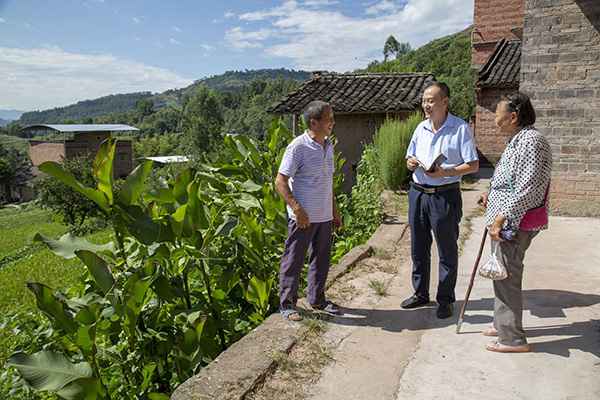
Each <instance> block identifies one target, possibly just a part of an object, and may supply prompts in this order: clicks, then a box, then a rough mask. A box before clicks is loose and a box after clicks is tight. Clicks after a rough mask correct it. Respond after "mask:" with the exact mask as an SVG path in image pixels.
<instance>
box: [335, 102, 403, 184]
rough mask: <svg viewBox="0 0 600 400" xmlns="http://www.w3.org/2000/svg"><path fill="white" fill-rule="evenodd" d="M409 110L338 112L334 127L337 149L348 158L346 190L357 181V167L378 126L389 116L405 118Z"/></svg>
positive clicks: (344, 170) (345, 179)
mask: <svg viewBox="0 0 600 400" xmlns="http://www.w3.org/2000/svg"><path fill="white" fill-rule="evenodd" d="M408 115H410V113H409V112H403V113H394V114H388V115H386V114H385V113H381V114H336V115H335V127H334V129H333V131H334V134H335V137H336V138H337V146H336V151H339V152H340V153H341V154H342V156H343V157H344V158H345V159H346V163H345V165H344V167H343V172H344V190H345V191H347V192H350V191H351V190H352V186H353V185H354V184H355V183H356V167H357V166H358V162H359V161H360V158H361V156H362V151H363V148H364V145H365V144H368V143H371V142H372V141H373V136H374V135H375V132H376V130H377V128H379V126H380V125H381V124H382V123H383V122H384V121H385V119H386V116H387V117H389V118H400V119H405V118H406V117H407V116H408Z"/></svg>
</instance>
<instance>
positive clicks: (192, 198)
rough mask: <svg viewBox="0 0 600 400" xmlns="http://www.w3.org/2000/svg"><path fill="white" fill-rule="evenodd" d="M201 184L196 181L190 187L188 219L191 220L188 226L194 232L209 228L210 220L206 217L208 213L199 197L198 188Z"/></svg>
mask: <svg viewBox="0 0 600 400" xmlns="http://www.w3.org/2000/svg"><path fill="white" fill-rule="evenodd" d="M199 187H200V183H199V182H198V181H197V180H195V181H194V182H192V183H190V185H189V186H188V203H187V209H186V219H189V222H188V223H187V225H189V227H190V229H191V231H192V232H195V231H197V230H198V229H204V228H207V227H208V218H207V217H206V211H205V210H204V205H203V204H202V202H201V201H200V198H199V197H198V188H199Z"/></svg>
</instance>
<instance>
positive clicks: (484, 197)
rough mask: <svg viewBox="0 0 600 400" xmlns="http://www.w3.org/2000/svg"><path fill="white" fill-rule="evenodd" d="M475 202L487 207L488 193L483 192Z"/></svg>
mask: <svg viewBox="0 0 600 400" xmlns="http://www.w3.org/2000/svg"><path fill="white" fill-rule="evenodd" d="M477 204H479V205H480V206H483V208H487V204H488V193H484V194H482V195H481V196H480V197H479V200H477Z"/></svg>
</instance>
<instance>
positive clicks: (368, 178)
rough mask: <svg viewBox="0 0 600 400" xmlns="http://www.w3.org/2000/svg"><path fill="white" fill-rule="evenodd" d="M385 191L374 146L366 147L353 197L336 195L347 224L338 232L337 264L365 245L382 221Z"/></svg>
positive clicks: (334, 252)
mask: <svg viewBox="0 0 600 400" xmlns="http://www.w3.org/2000/svg"><path fill="white" fill-rule="evenodd" d="M382 189H383V186H382V183H381V179H380V174H379V165H378V156H377V153H376V150H375V147H374V145H372V144H370V145H367V146H365V149H364V150H363V154H362V158H361V160H360V162H359V163H358V170H357V176H356V184H355V185H354V187H353V188H352V193H351V194H350V196H348V195H346V194H340V195H338V196H337V206H338V210H339V212H340V215H341V216H342V219H343V221H344V226H343V228H342V229H341V230H340V231H339V232H337V233H336V239H335V244H334V250H333V254H332V262H334V263H335V262H337V261H338V260H339V259H340V258H341V257H342V256H343V255H344V254H346V253H347V252H348V251H350V250H351V249H352V248H353V247H355V246H358V245H360V244H363V243H364V242H366V241H367V240H368V239H369V238H370V237H371V235H372V234H373V233H374V232H375V230H376V229H377V227H378V226H379V224H380V223H381V220H382V215H383V214H382V212H381V201H380V195H381V191H382Z"/></svg>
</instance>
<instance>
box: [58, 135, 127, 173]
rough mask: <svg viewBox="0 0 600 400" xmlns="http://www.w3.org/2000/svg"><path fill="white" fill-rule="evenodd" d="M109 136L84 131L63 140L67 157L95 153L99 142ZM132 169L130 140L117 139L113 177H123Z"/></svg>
mask: <svg viewBox="0 0 600 400" xmlns="http://www.w3.org/2000/svg"><path fill="white" fill-rule="evenodd" d="M109 136H110V134H109V133H105V132H99V133H91V134H90V133H85V134H80V135H75V136H74V138H73V140H68V141H66V142H65V149H66V150H65V152H66V157H67V158H74V157H79V156H83V155H86V154H95V153H96V152H97V151H98V149H99V147H100V144H101V143H102V142H103V141H104V140H106V139H107V138H108V137H109ZM132 170H133V147H132V143H131V141H130V140H118V141H117V148H116V151H115V159H114V165H113V172H114V175H115V177H125V176H127V175H128V174H129V173H130V172H131V171H132Z"/></svg>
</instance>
